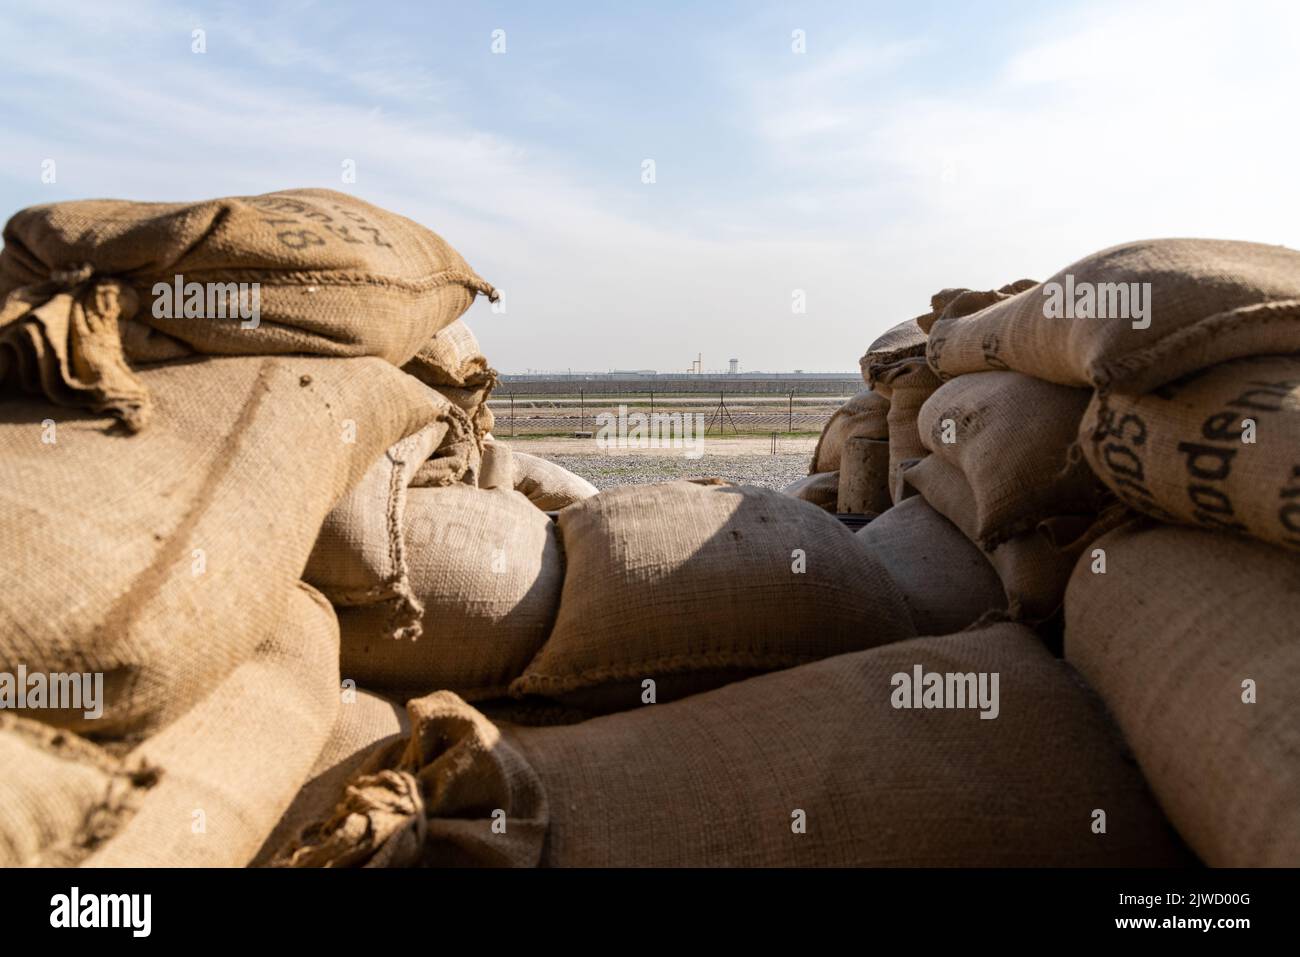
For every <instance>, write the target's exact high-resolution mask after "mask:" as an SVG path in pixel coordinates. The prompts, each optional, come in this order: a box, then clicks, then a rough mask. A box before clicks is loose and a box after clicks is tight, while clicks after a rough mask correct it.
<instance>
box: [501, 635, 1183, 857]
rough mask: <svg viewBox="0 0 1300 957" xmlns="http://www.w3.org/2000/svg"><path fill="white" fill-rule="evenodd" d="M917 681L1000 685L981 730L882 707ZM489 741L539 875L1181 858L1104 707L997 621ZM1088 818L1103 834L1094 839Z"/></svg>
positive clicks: (933, 711)
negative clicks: (524, 782)
mask: <svg viewBox="0 0 1300 957" xmlns="http://www.w3.org/2000/svg"><path fill="white" fill-rule="evenodd" d="M917 667H920V668H921V669H922V670H923V671H924V672H935V673H939V674H947V673H952V674H954V675H966V674H971V675H972V676H973V677H975V678H976V682H978V675H979V674H980V673H985V674H989V673H997V674H998V675H999V679H998V685H999V693H998V708H999V710H998V715H997V718H996V719H995V720H985V719H981V718H980V717H979V714H980V710H979V709H978V708H975V707H969V708H896V707H894V706H893V702H894V701H895V700H899V699H898V698H897V695H898V694H899V692H900V689H899V686H898V684H897V683H896V678H895V676H896V675H900V674H901V675H904V676H907V677H911V676H912V675H913V674H914V669H916V668H917ZM963 687H964V685H963ZM987 687H991V685H988V686H987ZM985 713H989V712H988V711H987V709H986V710H985ZM501 731H502V737H503V740H504V741H505V742H506V743H508V744H509V745H511V746H512V748H513V749H514V752H515V753H517V754H519V755H520V756H521V757H522V758H523V759H524V760H526V761H527V763H528V765H529V766H530V767H531V768H532V769H533V771H534V773H535V774H536V775H537V776H538V778H539V779H540V780H541V783H542V786H543V788H544V790H545V793H546V798H547V803H548V805H549V808H550V822H549V827H548V829H547V832H546V842H545V844H544V846H543V848H542V854H541V863H542V864H543V865H551V866H568V867H632V866H637V867H673V866H684V867H703V866H708V867H720V866H769V867H784V866H809V865H812V866H847V867H874V866H888V865H901V866H909V867H926V866H983V867H1005V866H1051V865H1062V866H1075V867H1078V866H1109V867H1117V866H1130V865H1137V866H1163V865H1174V864H1183V863H1188V862H1189V857H1188V855H1186V853H1185V851H1183V850H1182V849H1181V848H1180V846H1179V845H1178V842H1177V840H1176V838H1175V837H1174V835H1173V833H1172V831H1171V829H1170V828H1169V827H1168V825H1167V824H1166V822H1165V821H1164V820H1163V817H1162V815H1161V813H1160V810H1159V808H1158V807H1156V805H1155V802H1154V801H1153V800H1152V798H1151V796H1150V794H1149V792H1148V790H1147V788H1146V785H1145V784H1144V782H1143V780H1142V777H1141V775H1139V774H1138V773H1137V770H1136V768H1135V767H1134V766H1133V764H1132V761H1131V759H1129V758H1128V756H1127V755H1126V754H1125V753H1124V751H1123V749H1122V747H1121V744H1120V742H1119V741H1118V735H1116V733H1115V732H1114V729H1113V727H1112V726H1111V724H1110V722H1109V721H1108V719H1107V718H1106V715H1105V712H1104V710H1103V709H1102V707H1101V705H1100V703H1099V702H1098V701H1097V700H1096V698H1095V697H1094V696H1093V695H1092V694H1091V693H1090V692H1089V691H1087V689H1086V688H1085V687H1084V686H1083V684H1082V682H1080V681H1079V680H1078V679H1077V677H1076V676H1075V675H1074V674H1073V673H1072V672H1071V670H1070V669H1069V668H1068V667H1067V666H1066V665H1065V664H1064V663H1063V662H1061V661H1059V660H1056V659H1054V658H1053V657H1052V656H1051V655H1050V654H1049V653H1048V652H1047V651H1045V650H1044V649H1043V647H1042V643H1041V642H1040V641H1039V640H1038V638H1037V637H1036V636H1035V635H1034V634H1033V633H1032V632H1031V631H1029V630H1028V629H1025V628H1021V627H1017V626H1013V625H1006V624H1004V625H999V626H996V627H992V628H987V629H985V630H982V631H972V632H967V633H964V634H960V635H952V636H948V637H940V638H922V639H916V640H913V641H905V642H899V643H896V644H890V645H885V646H883V647H879V648H874V649H871V650H869V651H862V652H858V653H855V654H849V655H841V656H839V657H835V658H830V659H827V660H825V661H819V662H816V663H813V664H807V665H804V666H802V667H799V668H792V669H790V670H787V671H780V672H777V673H775V674H770V675H764V676H761V677H757V678H753V679H750V680H748V681H742V682H739V683H736V684H731V685H728V686H727V687H725V688H720V689H717V690H715V691H711V692H708V693H706V694H701V695H696V696H693V697H691V698H687V699H685V700H683V701H678V702H674V703H671V704H656V705H646V706H642V707H638V708H637V709H636V710H635V711H631V712H628V713H625V714H616V715H611V716H608V717H602V718H596V719H594V720H591V721H586V722H583V723H581V724H576V725H570V726H566V727H550V728H521V727H513V726H507V727H503V728H502V729H501ZM1099 809H1100V810H1103V811H1104V812H1105V833H1095V832H1094V822H1095V821H1096V811H1097V810H1099Z"/></svg>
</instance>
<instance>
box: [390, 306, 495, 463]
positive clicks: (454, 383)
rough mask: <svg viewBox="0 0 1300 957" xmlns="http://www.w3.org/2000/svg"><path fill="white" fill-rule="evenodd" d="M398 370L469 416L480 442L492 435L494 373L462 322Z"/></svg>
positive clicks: (467, 327)
mask: <svg viewBox="0 0 1300 957" xmlns="http://www.w3.org/2000/svg"><path fill="white" fill-rule="evenodd" d="M402 369H403V370H404V371H406V372H409V373H410V374H411V375H413V376H415V377H416V378H417V379H419V380H420V381H421V382H423V383H425V384H426V385H428V386H430V387H432V388H434V389H437V390H438V391H439V392H441V393H442V394H443V395H444V396H446V397H447V399H448V400H449V401H450V402H451V403H452V404H454V405H455V406H456V407H457V408H459V409H460V410H461V411H462V412H464V413H465V414H466V415H467V416H469V419H470V421H471V422H472V423H473V424H474V430H475V432H476V434H477V435H478V436H479V438H480V439H482V438H483V437H484V436H485V435H487V433H489V432H491V431H492V425H493V423H494V417H493V415H492V410H491V409H490V408H488V404H487V402H488V398H489V397H490V396H491V395H492V390H493V389H494V388H496V385H497V378H498V377H497V371H496V369H493V368H492V367H491V366H490V365H488V360H487V357H486V356H484V355H483V351H482V349H481V348H480V347H479V344H478V339H476V338H475V336H474V333H473V332H471V331H470V328H469V326H467V325H466V324H465V321H464V320H463V319H457V320H456V321H455V322H453V323H452V324H451V325H449V326H447V327H446V328H445V329H441V330H439V331H438V332H437V333H435V334H434V336H433V338H432V339H430V340H429V341H428V342H426V343H425V344H424V345H423V346H422V347H421V348H420V351H419V352H418V353H416V355H415V358H414V359H412V360H411V361H410V362H408V363H406V365H404V366H402Z"/></svg>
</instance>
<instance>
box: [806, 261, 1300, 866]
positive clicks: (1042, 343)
mask: <svg viewBox="0 0 1300 957" xmlns="http://www.w3.org/2000/svg"><path fill="white" fill-rule="evenodd" d="M922 362H923V363H924V369H922V368H921V365H920V364H921V363H922ZM862 368H863V375H864V378H865V379H866V381H867V383H868V385H869V386H871V387H872V389H873V390H874V392H875V394H883V395H884V397H885V398H887V399H888V400H889V401H890V402H891V405H890V414H889V417H888V424H889V426H890V430H889V432H888V434H887V441H888V442H889V445H890V460H891V472H893V471H894V469H895V467H897V469H898V471H897V472H896V473H895V474H894V476H893V477H892V479H891V491H892V493H893V495H892V498H893V500H894V502H895V503H896V504H894V506H893V507H892V508H890V509H888V510H887V511H886V512H884V514H882V515H880V516H879V517H878V518H876V519H875V520H874V521H873V522H871V523H870V524H869V525H868V526H867V527H866V528H864V529H863V530H862V531H861V532H860V533H859V535H860V537H861V538H863V539H864V540H865V542H866V543H867V544H868V545H869V547H870V548H871V549H872V551H873V554H876V555H878V556H880V557H881V560H882V561H883V562H884V564H885V565H886V567H887V568H888V569H889V571H890V573H891V575H892V576H893V578H894V580H895V581H896V583H898V584H899V586H900V588H901V589H902V591H903V593H904V597H905V600H906V601H907V603H908V605H909V608H910V610H911V612H912V614H913V617H914V619H915V620H917V622H918V627H919V628H921V629H923V630H927V629H936V630H937V629H952V628H958V627H961V626H962V625H963V623H969V622H971V621H974V620H975V619H976V618H978V617H979V616H980V614H981V612H995V611H996V610H998V609H1003V610H1004V611H1003V613H1004V614H1005V615H1006V616H1007V617H1010V618H1013V619H1015V620H1019V621H1022V622H1025V623H1026V624H1029V625H1032V626H1035V627H1036V628H1037V630H1038V631H1039V633H1040V635H1042V636H1043V638H1044V639H1045V640H1047V641H1048V642H1049V643H1051V644H1053V645H1055V643H1056V642H1058V641H1061V642H1063V654H1064V657H1065V660H1066V661H1067V662H1069V663H1070V664H1071V665H1072V666H1074V667H1075V668H1077V670H1078V671H1079V673H1080V674H1081V676H1082V677H1083V678H1084V679H1086V680H1087V681H1088V682H1089V684H1091V685H1092V686H1093V688H1095V689H1096V691H1097V692H1098V693H1099V694H1100V696H1101V698H1102V700H1103V702H1104V704H1105V705H1106V707H1107V709H1108V710H1109V712H1110V714H1111V715H1112V716H1113V718H1114V720H1115V722H1116V724H1117V725H1118V727H1119V729H1120V731H1121V732H1122V733H1123V735H1124V737H1125V738H1126V740H1127V743H1128V745H1129V746H1130V747H1131V748H1132V751H1133V753H1134V755H1135V756H1136V759H1137V761H1138V763H1139V766H1140V767H1141V769H1142V772H1143V774H1144V776H1145V778H1146V780H1147V781H1148V783H1149V785H1150V787H1151V789H1152V791H1153V793H1154V795H1155V796H1156V798H1157V799H1158V800H1159V802H1160V805H1161V807H1162V809H1163V810H1164V811H1165V813H1166V814H1167V815H1168V817H1169V819H1170V820H1171V821H1172V823H1173V824H1174V825H1175V826H1176V827H1177V829H1178V831H1179V833H1180V835H1181V837H1182V838H1183V840H1185V841H1186V843H1187V844H1188V846H1189V847H1190V848H1191V849H1192V850H1193V851H1194V852H1195V853H1196V854H1197V855H1198V856H1199V857H1200V859H1201V860H1203V861H1204V862H1206V863H1209V864H1213V865H1224V866H1276V865H1284V864H1285V865H1290V866H1294V865H1295V864H1296V863H1298V862H1300V820H1298V819H1297V817H1296V815H1295V814H1294V813H1293V810H1294V808H1295V807H1297V806H1300V805H1298V804H1297V794H1298V793H1300V792H1298V791H1297V779H1298V778H1300V762H1297V760H1296V754H1297V753H1300V752H1297V751H1296V750H1295V744H1296V742H1297V741H1298V740H1300V719H1298V718H1297V717H1296V711H1295V708H1294V706H1293V699H1292V687H1293V686H1294V684H1295V679H1294V676H1293V674H1292V672H1293V671H1294V669H1295V667H1296V662H1297V661H1300V652H1296V651H1293V646H1294V640H1293V634H1294V630H1295V629H1294V615H1295V611H1296V609H1295V608H1294V607H1293V606H1294V605H1295V599H1296V596H1297V595H1300V579H1297V577H1296V576H1297V574H1300V554H1297V553H1298V552H1300V254H1298V253H1296V252H1294V251H1291V250H1287V249H1284V248H1281V247H1270V246H1261V245H1256V244H1251V243H1232V242H1218V241H1193V240H1165V241H1152V242H1142V243H1133V244H1128V245H1125V246H1119V247H1115V248H1113V249H1108V250H1104V251H1102V252H1100V253H1097V254H1094V255H1093V256H1089V257H1087V258H1086V259H1084V260H1082V261H1080V262H1077V263H1074V264H1072V265H1071V266H1068V267H1066V268H1065V269H1064V270H1062V271H1061V272H1060V273H1059V274H1057V275H1055V276H1053V277H1052V278H1051V279H1050V280H1048V281H1046V282H1044V283H1042V284H1034V283H1030V282H1028V281H1020V282H1018V283H1014V284H1011V285H1010V286H1006V287H1003V288H1002V289H999V290H992V291H988V292H976V291H970V290H945V291H944V292H942V293H940V294H938V295H936V296H935V297H934V300H933V301H932V310H931V311H930V312H929V313H927V314H926V315H924V316H921V317H919V318H918V319H916V320H913V321H910V322H908V323H903V324H901V325H900V326H898V327H896V328H895V329H893V330H891V331H890V332H889V333H887V334H886V336H884V337H882V338H881V340H878V341H877V343H875V344H873V346H872V347H871V349H870V350H869V351H868V353H867V355H866V356H864V357H863V360H862ZM927 373H928V374H929V376H930V377H931V378H930V380H929V382H928V383H925V384H924V385H923V388H924V390H925V392H926V394H925V396H924V398H923V401H921V402H920V403H919V407H918V403H917V402H916V398H915V396H911V395H909V396H908V400H907V402H906V403H905V408H904V407H902V406H900V403H898V402H897V397H896V395H891V394H890V391H891V385H892V384H893V383H897V382H899V381H905V382H917V381H918V380H924V379H925V378H926V375H927ZM863 404H864V400H863V399H862V397H861V396H860V397H859V398H858V399H856V400H854V401H853V402H851V403H849V404H848V405H846V407H845V409H846V410H848V409H851V408H860V407H862V405H863ZM912 409H916V411H915V412H914V413H913V412H912V411H911V410H912ZM849 419H850V413H849V412H846V413H845V414H844V415H843V416H841V417H840V418H838V419H836V420H833V421H832V423H831V424H830V426H828V429H827V434H825V435H824V436H823V440H822V445H823V446H826V445H828V444H831V441H830V440H831V438H832V435H831V433H832V432H833V431H834V429H835V428H841V429H842V428H843V427H844V426H845V425H846V424H847V422H848V420H849ZM862 434H863V435H864V436H868V437H870V438H871V439H873V440H876V439H878V438H879V433H878V432H877V431H876V430H875V429H874V428H873V427H872V426H870V425H866V426H864V427H863V428H862ZM837 441H838V442H839V444H841V445H843V444H844V442H843V439H842V438H840V439H837ZM918 441H919V446H918ZM827 464H829V463H827V462H825V461H823V460H821V459H819V460H818V461H815V462H814V469H817V468H819V467H824V466H826V465H827ZM835 464H836V465H837V467H838V468H839V469H840V470H841V474H842V471H843V469H844V468H845V463H844V461H843V459H842V458H841V459H840V460H839V461H838V462H836V463H835ZM788 491H791V492H792V494H800V491H801V490H800V489H791V490H788ZM1265 687H1268V688H1271V689H1272V693H1271V695H1270V696H1267V697H1266V696H1265V695H1264V693H1263V688H1265Z"/></svg>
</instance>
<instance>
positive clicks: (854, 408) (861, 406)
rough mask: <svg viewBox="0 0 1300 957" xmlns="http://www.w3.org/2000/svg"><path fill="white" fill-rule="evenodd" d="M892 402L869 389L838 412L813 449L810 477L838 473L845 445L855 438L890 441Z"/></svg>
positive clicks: (831, 418)
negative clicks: (890, 403) (823, 473)
mask: <svg viewBox="0 0 1300 957" xmlns="http://www.w3.org/2000/svg"><path fill="white" fill-rule="evenodd" d="M888 416H889V400H888V399H886V398H885V397H884V396H883V395H880V394H879V393H876V392H872V391H871V390H870V389H863V390H862V391H860V392H859V393H858V394H857V395H855V396H854V397H853V398H851V399H849V401H848V402H845V403H844V404H843V405H842V406H840V407H839V408H838V409H836V410H835V413H834V414H833V415H832V416H831V417H830V421H828V422H827V423H826V426H825V427H824V428H823V429H822V434H821V436H820V437H819V438H818V439H817V447H816V448H815V449H814V450H813V457H812V463H811V464H810V465H809V466H808V474H809V475H815V474H817V473H818V472H836V471H838V470H839V467H840V454H841V453H842V452H843V451H844V443H845V442H846V441H848V440H849V439H851V438H853V437H855V436H862V437H863V438H867V439H887V438H889V421H888Z"/></svg>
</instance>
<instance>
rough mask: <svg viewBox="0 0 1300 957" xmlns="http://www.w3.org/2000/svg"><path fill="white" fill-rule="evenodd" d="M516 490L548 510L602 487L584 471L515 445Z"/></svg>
mask: <svg viewBox="0 0 1300 957" xmlns="http://www.w3.org/2000/svg"><path fill="white" fill-rule="evenodd" d="M511 451H512V456H511V458H512V461H513V468H514V475H515V491H516V492H520V493H522V494H523V495H524V496H525V497H526V498H527V499H528V501H530V502H532V503H533V504H534V505H536V506H537V507H538V508H540V509H542V511H545V512H558V511H559V510H560V509H562V508H567V507H568V506H570V505H572V504H573V503H574V502H581V501H582V500H583V499H587V498H591V497H592V496H593V495H595V494H596V493H597V492H599V491H600V490H599V489H598V488H596V486H594V485H592V484H591V483H590V482H588V481H587V480H586V479H585V478H583V477H582V476H581V475H574V474H573V473H572V472H570V471H569V470H568V469H566V468H564V467H563V466H560V465H556V464H555V463H554V462H548V461H547V460H546V459H543V458H540V457H538V456H536V455H529V454H528V453H527V452H520V451H519V450H518V449H517V448H515V449H512V450H511Z"/></svg>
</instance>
